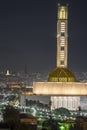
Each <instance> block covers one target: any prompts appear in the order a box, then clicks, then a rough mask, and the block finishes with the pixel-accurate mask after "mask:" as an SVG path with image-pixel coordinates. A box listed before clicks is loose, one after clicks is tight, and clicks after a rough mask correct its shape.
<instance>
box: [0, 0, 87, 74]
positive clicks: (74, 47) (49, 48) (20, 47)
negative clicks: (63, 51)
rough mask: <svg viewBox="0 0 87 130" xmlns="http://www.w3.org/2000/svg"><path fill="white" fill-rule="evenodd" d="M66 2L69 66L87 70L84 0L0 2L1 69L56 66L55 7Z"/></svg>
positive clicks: (76, 69) (50, 68)
mask: <svg viewBox="0 0 87 130" xmlns="http://www.w3.org/2000/svg"><path fill="white" fill-rule="evenodd" d="M58 3H60V4H66V3H67V4H69V24H68V28H69V32H68V33H69V45H68V48H69V67H70V68H71V69H72V70H73V71H79V72H81V71H87V60H86V55H87V38H86V34H87V24H86V23H87V15H86V12H87V8H86V1H84V2H82V1H70V0H29V1H27V0H21V1H20V0H15V1H11V0H9V1H7V0H4V1H1V2H0V71H4V70H7V69H9V70H11V71H13V70H15V71H20V70H24V68H25V66H27V70H28V71H33V72H37V71H47V70H48V71H50V70H52V69H53V68H55V66H56V34H57V27H56V26H57V25H56V24H57V6H58Z"/></svg>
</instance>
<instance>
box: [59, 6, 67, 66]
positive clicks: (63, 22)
mask: <svg viewBox="0 0 87 130" xmlns="http://www.w3.org/2000/svg"><path fill="white" fill-rule="evenodd" d="M58 6H59V7H58V21H57V67H59V68H67V59H68V57H67V56H68V55H67V54H68V49H67V48H68V27H67V26H68V6H60V5H58Z"/></svg>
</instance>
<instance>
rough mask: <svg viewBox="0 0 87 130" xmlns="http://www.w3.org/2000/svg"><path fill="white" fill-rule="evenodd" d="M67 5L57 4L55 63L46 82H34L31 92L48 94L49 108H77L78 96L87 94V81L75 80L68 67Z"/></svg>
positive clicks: (78, 104)
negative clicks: (49, 99) (49, 97)
mask: <svg viewBox="0 0 87 130" xmlns="http://www.w3.org/2000/svg"><path fill="white" fill-rule="evenodd" d="M67 61H68V6H60V5H59V6H58V21H57V61H56V62H57V65H56V68H55V69H54V70H52V72H50V74H49V77H48V82H34V83H33V93H34V94H36V95H50V96H51V109H56V108H60V107H64V108H67V109H69V110H77V109H78V107H79V106H80V96H86V95H87V83H81V82H77V80H76V77H75V75H74V73H73V72H72V71H71V70H70V69H68V67H67V66H68V62H67Z"/></svg>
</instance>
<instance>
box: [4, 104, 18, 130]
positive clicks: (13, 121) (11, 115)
mask: <svg viewBox="0 0 87 130" xmlns="http://www.w3.org/2000/svg"><path fill="white" fill-rule="evenodd" d="M3 119H4V122H6V123H7V124H8V126H9V127H10V128H11V130H13V129H14V127H15V126H18V124H19V122H20V117H19V111H18V110H17V109H16V108H14V107H13V106H10V105H8V106H6V108H5V110H4V111H3Z"/></svg>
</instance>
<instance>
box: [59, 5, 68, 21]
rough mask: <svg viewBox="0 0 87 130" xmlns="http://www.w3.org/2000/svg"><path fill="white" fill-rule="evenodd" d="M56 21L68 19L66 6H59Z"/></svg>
mask: <svg viewBox="0 0 87 130" xmlns="http://www.w3.org/2000/svg"><path fill="white" fill-rule="evenodd" d="M58 19H68V8H67V6H59V8H58Z"/></svg>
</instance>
